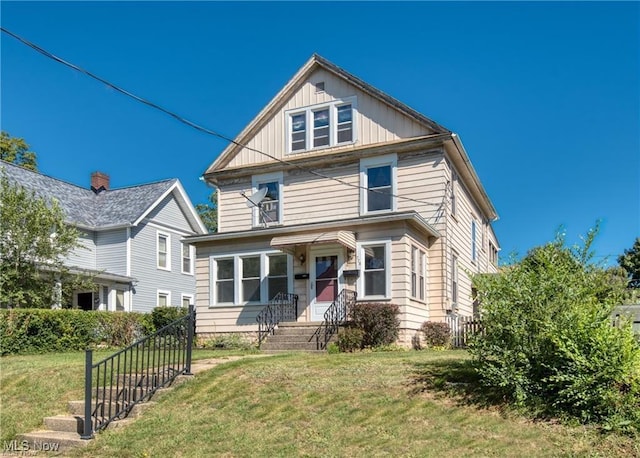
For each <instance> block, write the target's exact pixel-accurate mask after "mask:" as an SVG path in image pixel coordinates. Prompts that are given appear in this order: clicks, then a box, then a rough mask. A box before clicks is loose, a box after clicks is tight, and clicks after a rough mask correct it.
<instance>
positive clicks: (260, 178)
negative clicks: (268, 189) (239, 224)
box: [251, 172, 284, 227]
mask: <svg viewBox="0 0 640 458" xmlns="http://www.w3.org/2000/svg"><path fill="white" fill-rule="evenodd" d="M273 182H277V183H278V221H273V222H265V224H266V225H281V224H283V223H284V174H283V173H282V172H274V173H265V174H262V175H254V176H252V177H251V193H252V194H255V193H256V192H258V188H259V186H260V185H261V184H265V183H273ZM251 212H252V213H251V218H252V222H253V227H262V225H263V224H262V223H260V211H259V209H258V207H255V206H254V207H253V208H252V209H251Z"/></svg>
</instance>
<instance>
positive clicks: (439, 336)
mask: <svg viewBox="0 0 640 458" xmlns="http://www.w3.org/2000/svg"><path fill="white" fill-rule="evenodd" d="M420 330H421V331H422V333H423V334H424V340H425V343H426V344H427V346H429V347H446V346H448V345H449V343H450V339H451V328H450V327H449V325H448V324H447V323H443V322H435V321H425V322H424V323H422V326H421V327H420Z"/></svg>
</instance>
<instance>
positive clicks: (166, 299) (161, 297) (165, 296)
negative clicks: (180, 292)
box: [158, 289, 171, 307]
mask: <svg viewBox="0 0 640 458" xmlns="http://www.w3.org/2000/svg"><path fill="white" fill-rule="evenodd" d="M170 305H171V291H164V290H160V289H159V290H158V307H169V306H170Z"/></svg>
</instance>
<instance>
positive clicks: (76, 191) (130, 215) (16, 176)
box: [0, 160, 207, 233]
mask: <svg viewBox="0 0 640 458" xmlns="http://www.w3.org/2000/svg"><path fill="white" fill-rule="evenodd" d="M2 169H4V172H5V174H6V176H7V177H8V178H9V179H10V180H12V181H15V182H16V183H18V184H19V185H21V186H23V187H24V188H25V189H28V190H30V191H33V192H35V193H36V195H38V196H39V197H45V198H53V199H56V201H57V202H58V203H59V204H60V206H61V207H62V209H63V210H64V212H65V215H66V219H67V221H68V222H69V223H71V224H73V225H74V226H78V227H80V228H83V229H90V230H105V229H109V228H115V227H127V226H136V225H138V224H139V223H140V222H141V221H142V219H143V218H144V217H145V216H146V215H148V214H149V213H150V212H151V211H152V210H153V208H155V207H156V206H157V205H158V204H159V203H160V202H161V201H162V199H164V198H165V197H166V196H167V195H168V194H169V193H171V192H174V191H176V192H177V196H176V197H177V201H178V203H179V205H180V206H181V207H182V210H183V212H184V213H185V215H187V219H188V220H189V223H190V224H191V226H192V227H194V228H198V229H199V230H196V231H195V232H198V233H206V232H207V231H206V228H205V227H204V225H203V224H202V221H201V220H200V217H199V216H198V215H197V213H195V210H194V209H193V206H192V205H191V202H190V201H189V198H188V197H187V195H186V193H185V192H184V189H183V188H182V185H180V182H179V181H178V180H177V179H175V178H173V179H170V180H162V181H157V182H153V183H146V184H142V185H137V186H130V187H125V188H117V189H110V190H106V191H102V192H100V193H99V194H96V193H95V192H93V191H92V190H91V189H88V188H83V187H81V186H77V185H75V184H71V183H67V182H66V181H62V180H58V179H57V178H53V177H50V176H47V175H43V174H41V173H38V172H34V171H32V170H28V169H25V168H23V167H20V166H17V165H15V164H12V163H10V162H5V161H2V160H0V171H1V170H2Z"/></svg>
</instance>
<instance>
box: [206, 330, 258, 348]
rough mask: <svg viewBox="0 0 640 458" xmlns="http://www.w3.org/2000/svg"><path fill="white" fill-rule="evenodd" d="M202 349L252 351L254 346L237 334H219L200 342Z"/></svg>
mask: <svg viewBox="0 0 640 458" xmlns="http://www.w3.org/2000/svg"><path fill="white" fill-rule="evenodd" d="M201 346H202V348H206V349H209V350H253V349H255V348H256V346H255V344H253V343H251V342H249V341H247V339H246V338H244V337H243V336H240V335H237V334H220V335H217V336H215V337H212V338H209V339H206V340H204V341H202V342H201Z"/></svg>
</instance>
